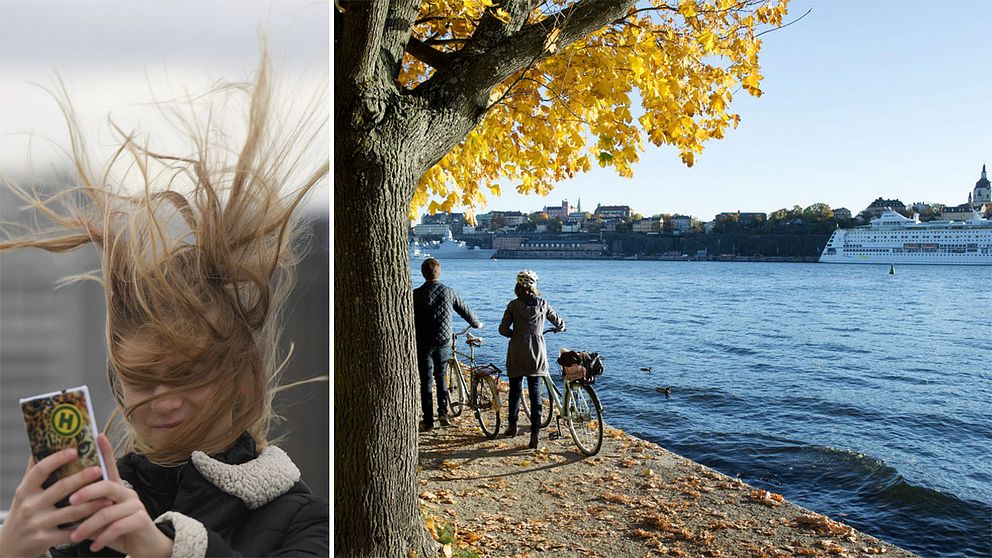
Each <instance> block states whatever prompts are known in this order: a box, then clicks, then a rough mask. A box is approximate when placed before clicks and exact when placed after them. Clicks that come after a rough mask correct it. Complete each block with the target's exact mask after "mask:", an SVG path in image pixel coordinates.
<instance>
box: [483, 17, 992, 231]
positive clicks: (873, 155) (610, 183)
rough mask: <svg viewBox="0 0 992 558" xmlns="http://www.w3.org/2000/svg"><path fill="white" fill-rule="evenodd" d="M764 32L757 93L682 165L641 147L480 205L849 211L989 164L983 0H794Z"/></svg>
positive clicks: (705, 213) (991, 58) (990, 53)
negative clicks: (774, 27)
mask: <svg viewBox="0 0 992 558" xmlns="http://www.w3.org/2000/svg"><path fill="white" fill-rule="evenodd" d="M808 9H812V12H811V13H810V14H809V15H808V16H806V17H805V18H804V19H802V20H801V21H799V22H797V23H796V24H794V25H791V26H789V27H787V28H784V29H781V30H778V31H775V32H772V33H769V34H767V35H765V36H764V37H763V39H765V40H764V44H763V47H762V52H761V64H762V73H763V75H764V76H765V79H764V80H763V81H762V86H761V88H762V90H763V91H764V95H762V96H761V97H760V98H752V97H750V96H748V95H747V94H746V93H744V92H743V91H741V92H739V93H738V94H737V95H736V96H735V99H734V105H733V106H732V108H733V109H734V110H735V111H737V112H738V113H740V114H741V118H742V122H741V125H740V127H739V128H738V129H737V130H733V131H731V132H730V133H729V134H728V135H727V137H726V138H725V139H724V140H721V141H718V142H712V143H709V144H708V145H707V146H706V149H705V150H704V151H703V153H702V155H699V156H697V157H696V164H695V166H693V167H692V168H691V169H688V168H686V167H685V166H683V165H682V163H681V162H680V161H679V158H678V155H677V153H676V152H675V150H674V149H672V148H668V147H663V148H657V147H654V146H650V147H649V148H648V150H647V151H646V152H645V153H644V154H643V155H642V158H641V162H640V164H639V165H638V166H637V167H636V168H635V169H634V178H633V179H623V178H619V177H617V175H616V173H615V172H614V171H612V170H611V169H600V168H598V167H597V168H596V169H594V170H593V171H592V172H589V173H587V174H585V175H581V176H579V177H576V178H575V179H572V180H570V181H567V182H563V183H561V184H559V185H558V186H557V187H556V188H555V190H554V191H553V192H552V193H551V194H550V195H549V196H547V197H541V196H535V195H529V196H521V195H519V194H517V193H516V191H515V190H514V189H513V188H512V187H505V188H504V190H503V195H502V196H501V197H500V198H498V199H495V198H494V199H491V201H490V204H489V206H488V207H487V209H499V210H510V209H517V210H524V211H535V210H538V209H539V208H541V207H543V206H545V205H557V204H560V203H561V200H562V199H563V198H567V199H568V200H569V201H570V202H571V203H573V204H574V203H575V202H576V201H577V200H578V199H579V198H581V200H582V208H583V210H591V209H594V208H595V206H596V204H597V203H602V204H604V205H613V204H627V205H630V206H632V207H633V208H634V210H635V211H638V212H640V213H643V214H645V215H650V214H654V213H688V214H691V215H694V216H697V217H700V218H702V219H703V220H709V219H712V218H713V215H715V214H716V213H719V212H722V211H735V210H740V211H764V212H768V211H773V210H775V209H778V208H781V207H792V206H793V205H801V206H803V207H805V206H808V205H810V204H812V203H815V202H825V203H827V204H828V205H830V206H831V207H835V208H836V207H847V208H848V209H851V210H852V211H854V212H857V211H859V210H861V209H863V208H864V207H865V206H867V205H868V204H869V203H870V202H871V201H872V200H874V199H875V198H876V197H878V196H883V197H886V198H899V199H900V200H902V201H903V202H906V203H912V202H918V201H931V202H941V203H948V204H952V203H953V204H958V203H963V202H965V201H966V200H967V196H968V193H969V192H970V191H971V188H973V187H974V185H975V181H977V180H978V178H979V173H980V171H981V167H982V164H983V163H986V164H989V165H990V166H992V103H990V99H992V1H989V0H944V1H942V2H923V1H885V0H866V1H846V0H845V1H842V0H820V1H811V0H794V1H793V2H791V3H790V9H789V16H788V17H787V18H786V21H791V20H793V19H796V18H797V17H799V16H800V15H802V14H803V13H805V12H806V10H808Z"/></svg>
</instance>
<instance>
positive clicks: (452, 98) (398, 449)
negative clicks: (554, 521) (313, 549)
mask: <svg viewBox="0 0 992 558" xmlns="http://www.w3.org/2000/svg"><path fill="white" fill-rule="evenodd" d="M632 4H633V0H609V1H607V0H583V1H580V2H577V3H576V4H575V5H574V6H572V7H570V8H568V9H566V10H564V11H563V12H562V14H561V17H559V18H555V19H554V21H547V22H542V23H538V24H533V25H529V26H526V25H523V22H524V21H525V20H526V14H527V13H528V12H529V11H530V9H531V8H532V7H533V6H534V5H535V2H532V1H530V0H507V1H506V2H504V3H503V6H505V7H506V8H507V9H508V10H509V11H510V14H511V20H510V23H509V24H503V23H502V22H499V21H498V20H496V19H495V18H493V17H491V16H488V15H487V16H485V17H484V18H483V21H482V22H481V23H480V25H479V28H478V31H477V32H476V36H475V37H473V39H472V40H471V41H470V42H469V43H468V44H467V45H466V46H465V47H464V48H463V49H462V50H461V51H459V52H458V53H455V54H442V53H438V52H436V51H432V49H430V47H427V46H425V45H423V44H420V43H418V42H416V41H414V42H413V43H412V44H408V43H411V41H410V29H411V27H412V25H413V20H414V18H415V17H416V15H417V10H418V6H419V3H418V2H417V1H416V0H393V1H392V2H389V1H387V0H374V1H368V0H356V1H353V2H341V3H340V4H339V5H340V6H341V10H339V11H336V13H335V38H334V41H335V43H334V60H335V76H334V96H335V106H334V118H335V122H334V131H335V142H334V504H335V505H334V529H335V541H334V547H335V554H336V555H348V556H396V557H404V558H405V557H408V556H410V554H411V552H413V553H415V554H416V556H429V555H432V554H434V553H436V545H435V544H434V543H433V541H432V540H431V538H430V536H429V534H428V533H427V531H426V529H425V528H424V526H423V522H422V520H421V518H420V514H419V509H418V505H417V476H416V467H417V421H418V418H419V404H418V380H417V372H416V362H415V355H414V334H413V299H412V294H411V288H412V285H411V281H410V262H409V259H408V257H407V246H406V240H407V228H408V221H407V215H408V210H409V206H410V203H411V200H412V198H413V194H414V192H415V189H416V187H417V184H418V181H419V180H420V177H421V176H422V175H423V173H424V172H426V171H427V170H428V169H430V167H431V166H432V165H434V164H435V163H437V161H439V160H440V159H441V158H442V157H443V156H444V154H445V153H447V152H448V151H449V150H450V149H452V148H453V147H455V146H456V145H458V143H459V142H461V141H462V140H463V139H464V138H465V136H466V135H467V134H468V132H469V131H470V130H471V129H472V128H473V127H474V126H475V125H476V124H478V123H479V121H480V120H481V119H482V117H483V116H484V114H485V109H486V103H488V102H489V95H490V93H491V92H492V89H493V88H494V87H495V86H496V85H497V84H499V83H500V82H502V81H503V80H505V79H506V78H508V77H509V76H511V75H513V74H514V73H515V72H517V71H519V70H520V69H522V68H525V67H526V66H527V65H528V64H530V63H532V62H533V61H534V60H535V59H537V58H539V57H540V56H543V55H545V54H547V52H545V40H546V38H547V36H548V35H549V34H550V33H551V32H552V30H555V29H557V31H558V35H557V43H558V44H559V45H565V44H568V43H569V42H572V41H574V40H577V39H579V38H582V37H584V36H586V35H588V34H589V33H591V32H593V31H595V30H596V29H598V28H600V27H602V26H603V25H605V24H606V23H609V22H610V21H613V20H615V19H617V18H619V17H621V16H622V15H623V14H625V13H626V11H627V9H628V8H629V6H630V5H632ZM408 49H409V51H410V53H411V54H414V55H415V56H417V57H418V58H420V59H421V60H426V59H430V60H433V61H434V62H433V63H435V64H437V66H438V67H437V68H436V69H437V71H436V73H435V74H434V76H432V78H431V79H430V80H428V81H427V82H425V83H423V84H421V85H420V86H419V87H417V88H416V89H415V90H412V91H410V90H404V89H402V88H400V87H398V86H397V85H396V83H395V82H394V78H395V76H396V74H397V70H398V65H399V62H400V60H401V59H402V56H403V53H404V52H406V51H407V50H408ZM425 49H427V50H425ZM415 51H416V52H415ZM418 52H419V54H418Z"/></svg>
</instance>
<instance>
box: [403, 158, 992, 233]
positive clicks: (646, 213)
mask: <svg viewBox="0 0 992 558" xmlns="http://www.w3.org/2000/svg"><path fill="white" fill-rule="evenodd" d="M985 167H986V165H983V166H982V169H984V168H985ZM981 173H982V170H981V169H980V170H979V172H978V173H976V176H978V177H980V176H982V174H981ZM977 180H978V179H977V178H976V182H977ZM974 187H975V185H974V184H972V185H971V186H970V187H969V188H967V193H966V194H965V196H964V200H965V201H963V202H957V201H956V199H955V201H945V200H940V199H929V200H913V201H910V200H908V199H905V198H901V197H899V196H881V195H876V196H874V197H872V198H871V199H869V200H868V201H867V202H866V203H865V204H864V205H863V206H860V207H847V206H835V205H831V204H830V203H829V202H826V201H823V200H820V201H817V202H813V203H826V204H827V205H828V206H829V207H830V209H832V210H836V209H841V208H843V209H847V210H849V211H850V212H851V214H852V215H858V213H860V212H861V211H863V210H865V209H866V208H867V207H868V206H869V205H871V203H872V202H874V201H876V200H877V199H893V200H898V201H900V202H902V203H904V204H905V205H906V207H911V206H913V205H914V204H918V203H926V204H930V205H933V204H943V205H945V206H947V207H951V206H957V205H961V204H963V203H966V202H968V201H969V199H968V198H969V195H970V194H971V192H972V190H974ZM554 195H555V191H552V192H551V194H549V195H548V196H544V197H537V196H521V199H524V200H527V201H532V200H546V201H547V202H548V203H544V204H542V205H541V206H540V207H530V206H528V208H527V209H525V208H522V207H517V208H507V209H485V210H483V211H479V212H477V214H484V213H489V212H492V211H497V212H499V211H519V212H521V213H524V214H527V215H529V214H531V213H536V212H540V211H543V210H544V209H546V208H548V207H556V206H561V204H562V203H564V202H568V204H569V205H570V206H574V207H575V209H576V211H578V210H579V208H580V207H581V209H582V211H583V212H585V213H595V209H596V207H597V206H598V205H603V206H628V207H630V209H631V211H632V212H633V213H640V214H641V215H642V216H643V217H651V216H653V215H658V214H666V213H667V214H669V215H673V216H674V215H683V216H690V217H693V218H697V219H699V220H701V221H706V220H710V219H712V218H713V217H715V216H716V215H719V214H722V213H735V212H740V213H755V212H756V213H766V214H770V213H772V212H773V211H777V210H779V209H792V208H793V207H794V206H797V205H799V207H801V208H804V209H805V208H806V207H809V206H810V205H813V204H806V205H800V204H797V203H792V204H789V203H785V204H782V205H778V206H775V207H774V208H757V209H747V210H745V209H724V210H720V211H717V212H715V213H713V214H712V215H709V216H708V215H696V214H693V213H686V212H680V211H671V210H666V209H664V208H662V209H657V208H652V209H650V210H646V209H643V208H640V207H636V206H633V205H631V204H629V203H624V202H623V201H622V200H620V201H618V202H616V203H609V204H607V203H603V204H598V203H597V204H593V205H589V204H583V205H582V206H580V205H579V204H580V202H581V199H576V200H570V199H566V198H561V199H559V200H555V199H553V198H554ZM454 213H463V211H454ZM423 215H424V214H423V213H421V215H420V216H419V217H418V219H417V222H419V221H420V219H421V218H423Z"/></svg>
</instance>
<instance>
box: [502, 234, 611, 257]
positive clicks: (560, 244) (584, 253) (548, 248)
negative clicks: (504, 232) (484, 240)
mask: <svg viewBox="0 0 992 558" xmlns="http://www.w3.org/2000/svg"><path fill="white" fill-rule="evenodd" d="M493 248H496V249H498V250H499V252H498V253H497V257H506V258H556V259H590V258H599V257H602V256H604V255H606V254H607V245H606V242H604V241H602V240H596V239H593V238H586V239H576V238H574V237H570V238H526V237H517V236H498V237H496V238H494V239H493Z"/></svg>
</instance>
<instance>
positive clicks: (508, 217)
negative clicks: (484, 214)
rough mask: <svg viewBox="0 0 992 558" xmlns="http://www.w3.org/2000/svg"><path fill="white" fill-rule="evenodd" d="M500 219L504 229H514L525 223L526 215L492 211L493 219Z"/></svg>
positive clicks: (517, 212)
mask: <svg viewBox="0 0 992 558" xmlns="http://www.w3.org/2000/svg"><path fill="white" fill-rule="evenodd" d="M496 217H502V218H503V224H504V226H506V227H516V226H517V225H520V224H522V223H526V222H527V215H526V214H524V213H522V212H520V211H493V218H494V219H495V218H496Z"/></svg>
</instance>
